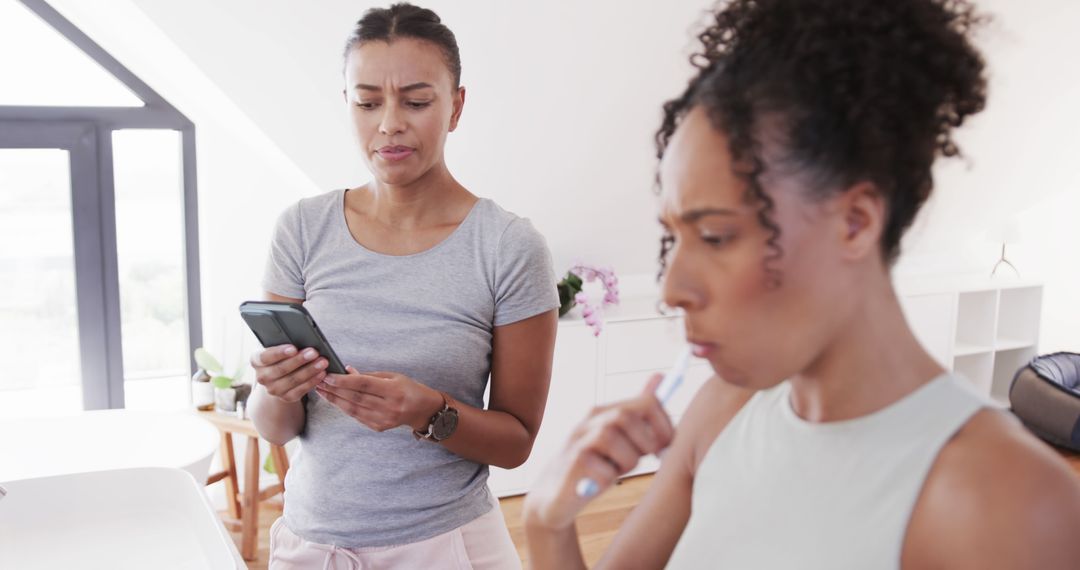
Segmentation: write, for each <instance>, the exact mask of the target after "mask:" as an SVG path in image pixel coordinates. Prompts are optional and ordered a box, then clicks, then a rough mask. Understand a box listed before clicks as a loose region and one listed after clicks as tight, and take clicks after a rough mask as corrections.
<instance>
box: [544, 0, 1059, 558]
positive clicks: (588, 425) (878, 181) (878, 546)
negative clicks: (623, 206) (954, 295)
mask: <svg viewBox="0 0 1080 570" xmlns="http://www.w3.org/2000/svg"><path fill="white" fill-rule="evenodd" d="M979 22H980V18H979V16H978V15H977V14H975V12H974V9H973V6H972V5H971V4H970V3H969V2H967V1H964V0H889V1H883V2H876V1H867V0H733V1H731V2H725V3H724V4H723V5H722V6H721V7H720V8H719V9H718V10H717V11H716V12H715V14H714V20H713V22H712V24H711V25H710V26H709V27H708V29H707V30H705V31H704V32H703V33H702V34H701V35H700V38H701V40H702V42H703V46H702V50H701V52H700V53H699V54H698V55H697V56H696V57H695V58H694V59H693V61H694V62H695V63H696V64H697V67H698V70H699V71H698V73H697V75H696V76H695V77H694V78H693V79H692V81H691V82H690V84H689V86H688V87H687V89H686V90H685V91H684V92H683V94H682V95H681V96H679V97H678V98H677V99H675V100H673V101H671V102H669V103H668V104H667V105H665V107H664V122H663V125H662V127H661V129H660V132H659V133H658V136H657V140H658V146H659V153H660V155H661V161H660V168H659V182H660V187H661V201H660V202H661V206H660V219H661V223H662V225H663V227H664V229H665V232H666V236H665V237H664V239H663V242H662V248H661V251H662V253H661V259H662V260H663V261H664V262H665V263H666V269H665V271H664V276H663V296H664V301H665V302H666V303H667V304H668V305H670V306H675V307H680V308H682V309H683V310H684V311H685V326H686V334H687V337H688V339H689V340H690V342H691V344H692V346H693V350H694V353H695V354H696V355H697V356H699V357H701V358H705V359H707V360H708V362H709V363H710V364H711V365H712V367H713V369H714V371H715V372H716V374H717V377H716V378H713V379H712V380H710V381H709V382H708V383H706V384H705V386H703V387H702V388H701V390H700V391H699V392H698V394H697V395H696V396H695V398H694V400H693V402H692V404H691V405H690V408H689V409H688V411H687V412H686V414H685V415H684V416H683V419H682V421H681V423H680V424H679V427H678V429H677V430H673V428H672V426H671V424H670V423H669V420H668V417H667V415H666V414H665V413H664V410H663V408H662V407H661V406H660V403H659V402H658V401H657V398H656V397H655V396H654V395H653V393H652V390H653V389H654V388H655V387H656V380H657V379H654V381H653V383H652V384H650V385H649V387H648V389H647V390H646V392H645V393H643V394H642V395H641V396H640V397H638V398H635V399H633V400H630V401H627V402H623V403H620V404H617V405H612V406H609V407H606V408H602V409H600V410H597V411H596V412H595V413H594V414H592V415H591V416H590V417H589V418H588V419H587V420H585V421H584V422H583V423H582V424H581V425H580V426H579V428H578V429H577V430H576V431H575V433H574V435H573V437H572V439H571V440H570V442H569V443H568V445H567V447H566V450H565V453H563V454H562V455H560V457H559V459H558V460H557V461H556V462H554V463H553V464H552V465H551V466H550V468H549V469H548V470H547V471H546V473H545V474H544V475H543V476H542V477H541V478H540V482H539V483H538V484H537V485H535V486H534V488H533V489H532V490H531V492H530V493H529V496H528V498H527V500H526V506H525V524H526V534H527V538H528V542H529V559H530V562H531V564H532V566H533V567H534V568H538V569H547V568H550V569H559V570H567V569H572V568H583V567H584V563H583V561H582V556H581V550H580V547H579V545H578V537H577V533H576V531H575V527H574V518H575V516H576V515H577V514H578V512H580V510H581V509H582V507H583V506H584V505H585V504H587V503H588V501H589V500H590V499H591V498H592V496H594V495H595V491H597V490H600V491H602V490H603V489H605V488H607V487H608V486H610V485H611V484H612V483H613V482H614V481H615V480H616V478H617V477H618V476H619V475H620V474H623V473H626V472H628V471H629V470H631V469H632V468H633V467H634V465H635V464H636V463H637V461H638V459H639V458H640V457H642V456H643V455H646V454H650V453H655V452H657V451H659V450H662V449H665V448H666V452H665V453H664V455H663V463H662V466H661V467H660V469H659V471H658V473H657V474H656V477H655V479H654V481H653V482H652V485H651V487H650V488H649V490H648V492H647V494H646V496H645V497H644V499H643V500H642V501H641V503H640V504H639V505H638V506H637V508H636V509H635V510H634V511H633V512H632V513H631V515H630V517H629V519H628V520H627V521H626V522H625V523H624V524H623V525H622V526H621V528H620V529H619V532H618V534H617V535H616V537H615V539H614V541H613V543H612V545H611V547H610V548H609V549H608V551H607V552H606V553H605V554H604V557H603V559H602V560H601V561H600V563H599V567H601V568H663V567H667V568H679V569H681V568H731V569H744V568H770V569H772V568H777V569H779V568H784V569H787V568H800V569H829V570H835V569H853V570H856V569H857V570H863V569H868V568H874V569H890V568H904V569H916V568H979V569H998V568H1010V569H1028V568H1039V569H1042V570H1047V569H1060V570H1066V569H1075V568H1080V540H1077V537H1076V529H1077V528H1080V481H1078V480H1077V478H1076V476H1075V474H1073V473H1071V472H1070V470H1069V469H1068V466H1067V465H1066V464H1065V462H1064V461H1062V460H1061V459H1060V457H1057V456H1056V454H1055V453H1054V452H1053V451H1052V450H1051V449H1049V448H1048V447H1047V446H1046V445H1044V444H1043V443H1041V442H1039V441H1038V440H1036V439H1035V438H1034V437H1032V436H1031V435H1030V434H1028V433H1027V432H1026V431H1025V430H1024V429H1023V427H1022V426H1021V425H1020V424H1019V422H1017V421H1015V419H1013V418H1010V417H1009V416H1008V415H1007V414H1006V413H1003V412H1002V411H999V410H996V409H993V408H992V407H990V406H988V405H987V404H986V403H985V402H984V400H983V399H982V398H981V397H979V396H976V395H975V394H974V393H973V392H971V391H969V390H968V389H967V388H966V387H965V386H964V383H965V382H966V380H964V379H960V378H957V377H955V376H954V375H952V374H951V373H948V372H946V371H945V370H943V369H942V367H941V366H940V365H939V364H938V363H937V362H936V361H935V360H934V359H933V358H931V357H930V355H928V354H927V353H926V351H925V350H924V349H923V348H922V346H921V345H920V344H919V342H918V341H917V340H916V339H915V336H914V335H913V334H912V332H911V329H910V328H909V327H908V325H907V323H906V321H905V319H904V315H903V313H902V311H901V308H900V304H899V302H898V300H897V296H896V293H895V291H894V290H893V286H892V282H891V279H890V273H889V268H890V266H891V264H892V262H893V261H894V260H895V259H896V258H897V255H898V253H899V248H900V238H901V236H902V235H903V233H904V230H905V229H906V228H907V227H908V226H909V225H910V224H911V222H912V220H913V219H914V217H915V214H916V212H917V211H918V210H919V208H920V206H921V205H922V204H923V202H925V200H926V199H927V197H928V196H929V194H930V192H931V190H932V187H933V178H932V176H931V168H932V165H933V163H934V160H935V158H936V157H937V156H946V157H950V156H954V155H956V154H958V150H957V147H956V145H955V144H954V142H953V135H952V133H953V129H954V128H955V127H958V126H960V125H961V124H962V123H963V122H965V120H967V119H968V118H969V117H970V116H972V115H973V114H975V113H977V112H978V111H980V110H981V109H982V108H983V106H984V103H985V89H986V80H985V75H984V63H983V59H982V57H981V55H980V54H979V53H978V51H977V50H976V49H975V47H974V46H973V45H972V43H971V41H970V39H969V34H970V30H972V29H973V28H974V27H975V26H976V25H977V24H978V23H979ZM582 482H585V483H588V484H582Z"/></svg>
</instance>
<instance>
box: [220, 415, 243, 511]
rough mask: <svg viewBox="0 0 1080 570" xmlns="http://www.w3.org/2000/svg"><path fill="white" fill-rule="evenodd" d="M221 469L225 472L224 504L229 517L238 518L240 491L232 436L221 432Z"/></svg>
mask: <svg viewBox="0 0 1080 570" xmlns="http://www.w3.org/2000/svg"><path fill="white" fill-rule="evenodd" d="M221 467H222V470H223V471H225V473H226V476H225V502H226V503H228V507H229V516H230V517H232V518H234V519H239V518H240V489H239V485H238V484H237V483H238V481H237V477H236V456H235V455H234V454H233V440H232V434H231V433H229V432H224V431H223V432H221Z"/></svg>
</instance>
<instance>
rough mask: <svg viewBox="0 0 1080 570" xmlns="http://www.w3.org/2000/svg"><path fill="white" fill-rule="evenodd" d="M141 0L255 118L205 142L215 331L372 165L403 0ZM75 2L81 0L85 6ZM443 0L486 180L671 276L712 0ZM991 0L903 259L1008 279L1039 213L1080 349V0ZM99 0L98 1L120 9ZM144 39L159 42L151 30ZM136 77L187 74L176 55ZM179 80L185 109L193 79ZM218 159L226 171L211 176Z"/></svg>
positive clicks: (1054, 320)
mask: <svg viewBox="0 0 1080 570" xmlns="http://www.w3.org/2000/svg"><path fill="white" fill-rule="evenodd" d="M130 2H131V3H133V4H134V5H137V6H138V8H139V9H141V10H142V11H143V12H144V13H145V14H146V16H147V17H148V20H149V21H151V22H152V23H153V24H154V25H156V26H157V27H159V28H160V30H161V31H163V32H164V34H165V35H166V36H167V37H168V38H170V39H172V40H173V41H174V42H175V43H176V45H178V46H179V47H180V49H181V50H182V52H183V55H184V56H186V57H187V58H190V62H188V64H190V63H192V62H193V63H194V66H195V67H196V68H197V69H195V70H193V73H201V74H204V75H203V76H202V77H203V79H202V81H203V82H206V83H207V85H206V86H205V87H206V88H207V89H220V91H216V93H217V95H216V96H215V98H214V101H216V103H215V106H216V107H217V108H220V109H221V110H222V111H223V110H224V109H225V108H226V107H228V108H229V109H231V110H232V112H234V113H238V114H244V115H246V116H247V117H250V119H251V121H250V122H248V121H246V120H244V118H243V117H240V118H237V117H234V116H232V115H229V117H228V118H225V115H228V113H224V111H223V112H222V118H221V119H220V120H221V121H222V122H223V123H224V122H228V121H232V122H237V123H244V124H245V129H246V130H245V131H244V132H245V133H246V135H245V136H246V137H248V138H242V137H239V136H238V135H236V134H232V133H230V134H228V135H227V136H222V137H221V138H220V140H218V138H217V137H210V136H209V133H207V132H205V131H210V130H211V129H212V128H213V127H211V126H203V125H201V126H200V132H201V133H203V134H206V135H207V137H206V140H202V139H201V140H200V145H201V146H200V168H201V169H202V173H203V174H204V175H206V176H204V177H203V178H204V180H203V181H202V183H203V188H202V194H203V198H202V200H203V215H202V217H203V220H204V223H203V244H204V245H203V257H204V266H206V269H205V273H204V279H203V282H204V294H205V295H206V296H207V298H208V300H210V301H211V302H210V303H208V304H207V310H206V319H207V333H208V336H209V337H213V335H214V334H217V333H216V331H215V327H219V326H220V325H216V324H215V323H220V321H221V319H222V316H223V315H230V316H231V315H232V314H233V312H234V310H235V309H234V307H233V304H234V302H235V301H237V300H238V299H241V298H243V296H244V295H247V294H249V293H251V294H257V281H258V275H259V273H260V272H261V256H262V253H263V251H264V250H265V239H266V235H267V232H268V229H269V224H270V223H272V220H273V218H274V217H275V216H276V215H277V213H278V212H279V211H280V209H281V208H282V207H283V205H284V204H285V203H287V202H289V201H291V200H294V199H296V198H297V197H300V196H303V195H309V194H313V193H316V192H321V191H324V190H328V189H331V188H337V187H341V186H344V185H355V184H359V183H361V182H363V181H364V180H365V179H366V178H367V174H366V173H365V171H364V169H363V167H362V164H361V162H360V160H359V158H358V156H357V154H356V150H355V147H354V144H353V141H352V138H351V134H350V132H349V129H348V125H347V122H346V119H345V114H344V108H343V106H342V103H341V99H340V91H341V84H340V66H341V60H340V56H341V53H340V51H341V47H342V42H343V39H344V37H345V35H346V34H347V32H348V31H349V29H350V27H351V25H352V23H353V22H354V21H355V20H356V19H357V18H358V17H359V16H360V15H361V14H362V13H363V11H364V10H365V9H366V8H367V7H369V6H372V5H385V3H373V2H345V1H344V0H327V1H323V2H320V3H317V4H314V3H306V4H300V3H296V2H292V1H290V0H263V1H256V0H230V1H228V2H215V1H214V0H188V1H186V2H183V3H179V2H169V1H167V0H130ZM57 4H60V5H62V6H70V9H72V10H74V9H75V6H77V5H78V4H79V3H78V2H76V1H74V0H63V1H59V0H58V1H57ZM105 4H106V5H109V6H111V5H127V6H130V4H129V2H121V1H120V0H112V1H110V2H107V3H105ZM423 4H424V5H427V6H429V7H431V8H433V9H435V10H436V11H437V12H438V13H439V14H440V15H441V16H442V17H443V19H444V21H445V22H446V23H447V24H448V25H449V26H450V27H451V28H452V29H453V30H454V31H455V32H456V34H457V36H458V39H459V43H460V45H461V50H462V60H463V68H464V75H463V82H464V84H465V85H466V86H467V88H468V99H467V103H466V110H465V117H464V119H463V123H462V125H461V128H460V129H459V130H458V131H457V132H456V133H454V134H453V135H452V136H451V137H450V143H449V146H448V161H449V163H450V166H451V169H452V171H453V172H455V174H456V175H457V176H458V177H459V178H460V179H462V181H463V182H465V184H466V185H467V186H468V187H470V188H471V189H472V190H473V191H474V192H476V193H478V194H481V195H484V196H489V197H492V198H494V199H495V200H496V201H498V202H500V203H502V204H503V205H504V206H506V207H507V208H509V209H511V210H513V211H516V212H518V213H520V214H522V215H526V216H529V217H531V218H532V219H533V220H534V222H535V223H536V225H537V226H538V227H539V228H540V230H541V231H542V232H544V234H545V235H546V236H547V238H548V241H549V244H550V245H551V247H552V250H553V253H554V255H555V259H556V263H557V265H558V266H559V268H560V269H561V268H564V267H566V266H567V265H569V264H570V263H572V262H573V261H575V260H578V259H583V260H585V261H591V262H596V263H602V264H607V265H612V266H613V267H614V268H615V269H616V270H617V271H619V272H620V273H621V274H624V275H626V274H651V273H652V272H653V271H654V269H655V253H656V240H655V238H656V228H655V222H654V218H655V210H654V203H653V198H652V193H651V186H652V175H653V168H654V160H653V158H652V157H653V148H652V133H653V131H654V129H655V127H656V125H657V123H658V120H659V107H660V103H661V102H662V101H663V100H665V99H666V98H668V97H670V96H672V95H675V94H677V93H678V92H679V91H680V90H681V88H682V87H683V85H684V84H685V81H686V79H687V78H688V77H689V74H690V69H689V66H688V64H687V63H686V59H685V55H686V53H688V50H689V49H690V48H692V47H693V45H694V41H693V40H692V36H691V33H690V32H691V31H692V30H694V29H696V24H695V22H698V21H700V18H701V16H702V13H703V10H704V9H706V8H707V7H708V6H710V5H711V4H712V2H711V0H676V1H672V2H633V3H627V2H616V1H614V0H598V1H592V2H572V1H571V0H546V1H542V2H540V1H537V2H524V1H521V0H514V1H498V0H475V1H470V2H453V1H451V0H432V1H429V2H424V3H423ZM980 5H981V6H983V7H984V8H985V9H986V10H988V11H989V12H991V13H993V14H994V15H995V17H996V20H995V22H994V23H992V24H991V25H990V26H989V27H988V28H987V29H986V30H984V31H983V33H982V35H981V36H980V39H979V41H980V43H981V45H982V47H983V49H984V53H985V54H986V56H987V59H988V60H989V64H990V70H991V76H992V79H991V91H990V102H989V106H988V108H987V110H986V111H985V112H984V113H983V114H981V115H980V116H978V117H976V118H975V119H974V120H973V121H972V122H971V123H970V124H969V125H966V126H965V127H964V129H963V130H962V131H961V133H960V137H959V141H960V143H961V146H962V148H963V149H964V151H965V153H966V155H967V160H966V161H957V160H953V161H948V162H942V163H940V164H939V167H938V168H937V170H936V172H935V178H936V181H937V190H936V192H935V195H934V197H933V198H932V199H931V203H930V204H929V205H928V207H927V208H926V209H925V211H924V213H923V215H922V216H921V217H920V219H919V220H918V221H917V222H916V225H915V228H914V230H913V231H912V232H911V234H910V235H909V236H908V239H907V240H906V241H905V248H906V253H905V255H904V257H903V258H902V259H901V262H900V264H899V265H898V267H897V269H896V272H897V273H898V274H901V275H906V274H920V273H941V272H968V271H974V272H987V273H988V272H989V268H990V267H991V266H992V265H993V262H994V261H995V259H996V256H997V253H998V246H997V245H995V244H993V243H991V242H989V241H987V240H986V238H985V233H986V231H987V230H990V229H993V228H996V227H997V226H999V225H1000V224H1001V223H1002V222H1003V221H1005V220H1007V219H1008V218H1009V217H1010V216H1012V215H1014V214H1016V215H1019V218H1020V221H1021V226H1022V230H1023V231H1024V237H1025V241H1024V242H1023V243H1021V244H1019V245H1018V246H1016V247H1012V246H1010V253H1011V257H1013V258H1014V261H1015V262H1017V264H1018V265H1019V267H1020V268H1021V270H1022V271H1023V272H1024V276H1025V277H1043V278H1045V279H1046V281H1047V293H1046V299H1045V301H1046V302H1045V307H1046V311H1045V314H1044V324H1045V326H1044V331H1043V340H1044V349H1045V350H1051V349H1059V348H1067V347H1072V348H1073V349H1076V350H1080V328H1078V327H1076V326H1074V325H1073V324H1072V319H1071V318H1070V316H1071V315H1076V314H1077V313H1078V312H1080V293H1078V292H1076V291H1075V290H1074V289H1075V287H1074V284H1080V270H1074V269H1073V267H1075V265H1076V264H1074V263H1070V262H1069V261H1070V260H1068V259H1067V258H1065V257H1063V256H1062V253H1063V252H1065V251H1068V250H1067V249H1066V248H1067V247H1068V246H1070V245H1072V244H1074V243H1077V241H1078V240H1077V238H1078V237H1080V235H1077V233H1078V232H1080V229H1076V226H1077V224H1074V223H1072V220H1071V213H1072V212H1076V211H1077V208H1076V206H1078V205H1080V204H1078V203H1077V201H1078V198H1077V197H1076V196H1077V192H1076V190H1077V189H1078V186H1080V161H1078V160H1077V158H1078V157H1080V138H1078V137H1077V135H1075V134H1074V133H1075V132H1077V129H1078V127H1080V106H1077V105H1075V103H1074V102H1075V101H1078V100H1080V71H1077V69H1078V67H1080V66H1077V65H1076V63H1075V61H1074V58H1075V56H1076V55H1078V54H1080V36H1077V35H1075V34H1073V33H1072V30H1073V29H1074V28H1075V27H1076V25H1077V24H1080V4H1077V3H1076V2H1074V1H1072V0H1043V1H1042V2H1040V3H1038V4H1031V3H1021V2H1015V1H1012V0H983V1H982V2H980ZM100 6H101V4H100V3H95V6H94V11H95V12H97V13H107V12H108V10H105V9H103V8H101V7H100ZM81 10H82V11H83V12H86V13H87V14H89V13H90V8H89V7H86V8H81ZM117 25H118V22H115V21H114V22H112V27H113V28H114V32H113V33H114V35H115V33H116V32H115V28H116V27H117ZM105 27H108V26H105ZM139 31H140V30H138V29H136V28H133V29H132V30H128V31H125V32H124V33H127V32H139ZM147 36H149V34H147ZM139 41H140V42H141V41H143V39H140V40H139ZM145 41H148V42H149V41H153V39H152V38H149V37H146V38H145ZM158 41H159V42H160V41H161V40H160V38H159V39H158ZM128 43H129V44H130V43H132V42H128ZM127 51H128V52H132V53H131V56H132V57H138V55H139V53H138V51H139V50H138V49H132V48H131V46H130V45H129V46H128V50H127ZM178 57H179V56H178ZM121 59H124V58H121ZM125 63H129V65H130V62H128V61H127V60H125ZM136 72H137V73H140V74H141V75H144V76H157V77H160V78H161V80H162V81H168V80H170V78H171V77H172V72H171V71H168V70H166V69H163V68H162V66H160V65H156V66H155V65H149V67H148V68H147V69H146V70H139V69H136ZM147 78H148V79H149V77H147ZM174 81H175V79H174ZM181 83H182V82H181ZM200 85H202V83H200ZM181 91H183V90H181ZM163 92H164V93H166V95H167V96H168V97H170V98H177V97H179V98H181V100H177V104H178V105H179V106H181V107H182V108H184V104H183V103H184V101H183V100H182V98H183V95H182V94H177V95H172V94H171V93H170V92H169V91H168V90H163ZM199 92H200V93H201V92H202V89H201V88H200V90H199ZM203 99H204V98H203V97H202V96H201V95H199V96H198V101H193V102H192V106H196V104H197V103H200V102H203ZM185 111H186V109H185ZM234 130H235V129H234ZM223 132H224V131H223ZM262 135H265V136H266V137H267V138H268V139H269V141H271V142H268V141H267V138H263V136H262ZM229 137H232V138H229ZM279 149H280V152H279ZM260 153H261V154H260ZM270 157H272V158H270ZM215 164H217V165H220V170H219V171H218V172H217V173H215V174H213V175H210V174H211V173H212V172H214V169H215V168H216V167H215V166H214V165H215ZM294 165H295V166H294ZM267 168H271V169H275V170H270V171H267V170H266V169H267ZM278 171H287V172H288V173H289V174H288V176H279V175H278V173H277V172H278ZM305 175H306V176H305ZM240 205H243V209H242V210H241V208H240ZM240 212H244V213H243V214H241V213H240ZM225 227H228V228H232V229H234V230H235V229H237V228H239V229H241V230H242V235H241V236H239V237H237V238H229V239H222V238H224V236H226V235H230V234H229V233H228V232H227V231H225V230H224V229H223V228H225ZM214 299H223V300H222V301H220V302H218V301H213V300H214Z"/></svg>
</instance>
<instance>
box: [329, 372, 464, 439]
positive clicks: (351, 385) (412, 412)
mask: <svg viewBox="0 0 1080 570" xmlns="http://www.w3.org/2000/svg"><path fill="white" fill-rule="evenodd" d="M345 370H346V371H347V372H348V374H327V375H326V379H325V381H324V382H323V383H321V384H319V385H318V386H316V387H315V390H316V391H317V392H318V393H319V395H320V396H322V397H323V398H326V400H327V401H328V402H330V403H331V404H333V405H335V406H337V407H338V408H339V409H341V411H343V412H345V413H346V414H348V415H350V416H352V417H354V418H356V420H357V421H359V422H360V423H362V424H364V425H366V426H368V427H369V428H371V429H373V430H375V431H380V432H381V431H386V430H389V429H394V428H396V427H398V426H409V428H410V429H412V430H415V431H426V430H427V427H428V422H429V420H431V416H433V415H435V412H438V411H439V410H441V409H442V407H443V397H442V394H440V393H439V392H438V391H436V390H434V389H432V388H429V387H427V386H425V385H423V384H421V383H419V382H417V381H416V380H413V379H412V378H409V377H408V376H405V375H404V374H397V373H394V372H366V373H360V372H357V370H356V369H355V368H353V367H352V366H346V367H345Z"/></svg>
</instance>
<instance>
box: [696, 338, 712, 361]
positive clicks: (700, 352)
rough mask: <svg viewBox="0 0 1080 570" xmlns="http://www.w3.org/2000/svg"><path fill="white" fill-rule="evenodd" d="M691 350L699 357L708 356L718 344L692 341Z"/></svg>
mask: <svg viewBox="0 0 1080 570" xmlns="http://www.w3.org/2000/svg"><path fill="white" fill-rule="evenodd" d="M690 350H691V352H693V353H694V356H696V357H698V358H708V357H709V355H710V354H712V352H713V351H714V350H716V345H715V344H712V343H709V342H695V341H690Z"/></svg>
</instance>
